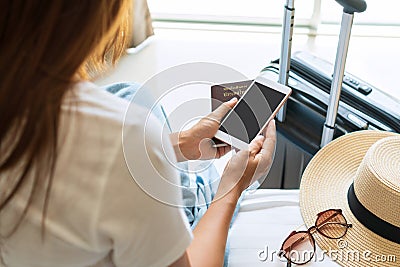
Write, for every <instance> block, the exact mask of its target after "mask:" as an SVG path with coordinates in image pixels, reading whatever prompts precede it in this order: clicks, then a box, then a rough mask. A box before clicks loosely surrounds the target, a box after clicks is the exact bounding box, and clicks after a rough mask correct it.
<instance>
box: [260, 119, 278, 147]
mask: <svg viewBox="0 0 400 267" xmlns="http://www.w3.org/2000/svg"><path fill="white" fill-rule="evenodd" d="M275 143H276V126H275V120H272V121H270V122H269V123H268V126H267V129H266V131H265V141H264V144H263V148H264V149H266V150H271V151H272V150H274V149H275Z"/></svg>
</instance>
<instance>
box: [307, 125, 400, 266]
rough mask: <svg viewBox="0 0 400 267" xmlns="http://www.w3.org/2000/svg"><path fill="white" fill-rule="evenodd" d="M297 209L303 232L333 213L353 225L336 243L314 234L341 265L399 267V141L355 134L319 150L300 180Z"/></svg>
mask: <svg viewBox="0 0 400 267" xmlns="http://www.w3.org/2000/svg"><path fill="white" fill-rule="evenodd" d="M349 203H350V204H349ZM300 207H301V213H302V216H303V219H304V222H305V224H306V225H307V227H310V226H312V225H314V223H315V220H316V216H317V214H318V213H319V212H321V211H324V210H327V209H332V208H335V209H342V210H343V215H344V217H345V218H346V220H347V222H348V223H350V224H353V227H352V228H350V229H348V231H347V233H346V235H345V236H344V237H343V238H341V239H339V240H335V239H328V238H326V237H324V236H322V235H318V234H314V237H315V239H316V241H317V244H318V245H319V247H320V248H321V249H322V250H324V251H327V253H326V255H327V256H329V255H331V259H333V260H334V261H336V262H337V263H339V264H340V265H342V266H363V267H364V266H379V267H381V266H400V135H399V134H394V133H389V132H380V131H359V132H354V133H351V134H347V135H345V136H342V137H340V138H338V139H336V140H334V141H332V142H331V143H329V144H328V145H327V146H325V147H324V148H322V149H321V150H320V151H319V152H318V153H317V154H316V155H315V156H314V158H313V159H312V160H311V161H310V163H309V165H308V166H307V168H306V170H305V172H304V174H303V177H302V180H301V185H300ZM330 251H333V252H334V254H332V253H331V254H330ZM332 255H334V257H333V256H332Z"/></svg>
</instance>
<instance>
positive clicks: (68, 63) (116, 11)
mask: <svg viewBox="0 0 400 267" xmlns="http://www.w3.org/2000/svg"><path fill="white" fill-rule="evenodd" d="M131 3H132V1H131V0H84V1H82V0H56V1H54V0H32V1H26V0H2V1H1V3H0V213H1V212H2V211H3V210H4V208H5V207H6V206H7V204H9V203H10V202H11V201H12V200H13V198H14V197H15V195H16V194H18V193H19V191H21V188H22V187H23V185H24V184H31V185H32V186H31V189H30V190H29V192H30V193H29V196H28V202H27V204H26V207H25V209H24V211H23V214H22V215H21V216H20V220H19V221H18V223H17V224H16V226H15V228H14V229H13V231H14V230H15V229H16V228H17V226H18V224H19V223H20V222H21V220H22V219H23V217H24V216H25V214H26V212H27V210H28V208H29V205H30V204H31V203H32V201H34V200H35V198H36V193H37V192H38V190H39V189H40V191H41V192H44V194H45V197H44V202H43V213H42V225H43V223H44V218H45V215H46V209H47V205H48V203H47V200H48V196H49V193H50V188H51V182H52V178H53V172H54V168H55V162H56V159H57V150H58V148H57V145H58V126H59V117H60V108H61V104H62V100H63V96H64V95H65V93H66V92H67V91H68V90H70V89H71V88H72V87H73V85H74V83H75V82H77V81H78V80H84V79H89V78H91V77H93V75H95V74H96V73H99V71H101V70H102V69H103V68H104V66H105V65H107V64H106V63H107V62H115V61H116V60H117V59H118V58H119V57H120V55H121V54H122V53H123V51H124V50H125V43H126V42H125V41H126V40H127V38H128V35H129V29H130V27H129V26H128V25H130V22H129V18H130V9H131ZM17 168H18V172H16V173H18V175H9V174H8V173H15V172H12V170H15V169H17ZM42 228H44V227H42ZM13 231H12V232H13Z"/></svg>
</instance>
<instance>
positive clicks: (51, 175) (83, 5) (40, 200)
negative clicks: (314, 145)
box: [0, 0, 275, 266]
mask: <svg viewBox="0 0 400 267" xmlns="http://www.w3.org/2000/svg"><path fill="white" fill-rule="evenodd" d="M130 4H131V1H130V0H126V1H123V0H85V1H81V0H79V1H78V0H58V1H49V0H42V1H39V0H37V1H23V0H6V1H2V3H1V4H0V5H1V6H0V21H1V22H0V60H1V61H0V73H1V79H0V84H1V86H0V174H1V176H0V212H1V213H0V214H1V217H0V234H1V237H0V238H1V239H0V241H1V242H0V258H1V261H0V262H1V266H221V265H222V264H223V257H224V250H225V242H226V237H227V233H228V228H229V223H230V219H231V218H232V214H233V212H234V208H235V205H236V203H237V200H238V198H239V196H240V194H241V193H242V191H243V190H244V189H246V188H247V187H248V185H249V184H250V183H251V181H252V180H253V179H257V178H258V177H260V176H261V175H265V174H266V173H267V171H268V170H269V167H270V164H271V161H272V154H273V151H274V146H275V125H274V123H270V125H269V127H268V129H267V130H266V133H265V138H264V137H258V138H256V139H255V140H254V141H253V142H252V143H251V145H250V147H249V150H248V151H240V152H239V153H237V154H236V155H235V156H234V157H233V158H232V159H231V160H230V162H229V164H228V165H227V167H226V168H225V170H224V172H223V175H222V178H221V182H220V185H219V188H218V192H217V196H216V200H215V201H214V202H213V203H212V204H211V205H210V207H209V209H208V211H207V212H206V214H205V215H204V216H203V218H202V219H201V220H200V222H199V224H198V225H197V227H196V229H195V230H194V231H193V233H191V231H190V230H189V227H188V223H187V221H186V220H185V219H186V218H185V217H184V214H183V211H182V209H181V208H178V207H174V206H170V205H166V204H163V203H161V202H160V201H158V200H157V199H156V198H155V197H152V196H149V195H148V194H146V193H145V192H144V191H143V190H141V188H140V186H139V185H138V184H137V183H135V182H134V180H133V179H132V177H131V174H130V172H129V170H128V167H127V164H126V163H125V161H124V155H123V149H122V142H121V131H122V126H123V123H124V122H123V117H124V114H125V110H126V109H127V107H128V103H127V102H126V101H124V100H122V99H119V98H117V97H115V96H114V95H112V94H109V93H107V92H104V91H102V90H99V89H98V88H96V86H95V85H93V84H91V83H90V82H88V80H89V79H90V77H93V76H94V74H96V73H98V72H99V71H101V70H102V69H104V67H105V66H107V62H109V61H112V62H115V61H116V60H117V59H118V58H119V56H120V55H121V54H122V53H123V51H124V48H125V40H126V39H127V36H128V33H129V31H128V30H127V29H128V27H127V25H128V24H129V23H128V22H129V21H128V19H129V12H128V10H129V8H130ZM235 103H236V100H232V101H230V102H227V103H225V104H224V105H222V106H221V107H220V108H219V109H218V110H216V111H215V112H214V113H211V114H210V115H209V116H208V117H206V118H204V119H202V120H201V121H200V122H199V123H198V124H196V125H195V126H194V127H193V128H191V129H190V130H188V131H185V132H181V133H177V134H174V135H172V136H171V140H172V143H173V144H172V146H171V144H167V147H166V151H167V153H168V151H171V152H172V151H175V153H176V158H177V159H179V160H187V159H198V158H202V159H203V158H211V157H219V156H222V155H223V154H224V153H226V152H227V151H226V149H222V150H216V149H215V148H213V147H212V145H211V142H209V141H204V140H208V139H209V138H211V137H213V135H214V134H215V132H216V131H217V128H218V121H219V120H220V119H221V118H222V117H223V115H224V114H225V113H226V112H227V111H228V110H229V108H231V107H233V106H234V105H235ZM142 115H143V114H140V113H138V114H137V117H138V118H139V117H140V116H142ZM139 122H140V120H135V118H133V119H132V120H129V121H128V122H125V127H128V128H129V129H130V130H131V131H130V133H131V134H132V136H130V137H132V140H136V139H140V138H143V136H142V135H143V133H142V131H140V129H142V128H143V125H141V124H140V123H139ZM152 130H153V132H157V131H161V126H159V125H157V123H154V127H152ZM147 137H148V138H150V142H149V143H148V147H147V151H142V150H141V149H140V148H136V147H135V148H134V149H137V158H136V159H135V160H137V162H139V163H141V160H144V159H143V158H144V157H143V156H142V155H143V153H148V155H149V157H150V158H152V159H154V160H155V162H157V164H156V165H157V166H155V167H156V169H157V170H158V169H161V170H163V173H166V174H168V176H169V177H164V178H166V179H168V180H169V181H171V182H172V183H177V182H178V181H179V180H178V175H177V173H176V171H175V170H174V169H173V168H172V167H171V166H170V165H168V164H166V163H165V162H166V161H165V157H166V156H165V155H164V154H165V153H164V152H165V151H163V150H162V145H163V144H161V143H160V142H159V140H157V139H156V138H153V137H152V134H151V133H150V134H149V136H147ZM172 153H173V152H172ZM140 173H141V174H142V175H143V176H144V177H146V178H147V177H148V179H149V182H150V183H151V182H152V179H156V178H155V177H156V176H157V171H156V170H154V169H152V168H142V169H141V170H140ZM133 178H135V177H133ZM162 194H163V195H164V196H165V197H167V198H169V199H171V200H172V201H175V202H176V203H179V202H180V201H181V192H180V191H179V190H178V189H166V190H164V191H162Z"/></svg>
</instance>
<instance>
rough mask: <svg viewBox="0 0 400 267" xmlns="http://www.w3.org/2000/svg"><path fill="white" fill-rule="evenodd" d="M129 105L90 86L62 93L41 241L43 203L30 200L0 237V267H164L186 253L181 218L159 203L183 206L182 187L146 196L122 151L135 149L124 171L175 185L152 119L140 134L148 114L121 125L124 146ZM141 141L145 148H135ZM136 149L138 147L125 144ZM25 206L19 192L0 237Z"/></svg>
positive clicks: (140, 112)
mask: <svg viewBox="0 0 400 267" xmlns="http://www.w3.org/2000/svg"><path fill="white" fill-rule="evenodd" d="M127 107H128V102H126V101H125V100H122V99H119V98H118V97H115V96H113V95H111V94H109V93H107V92H105V91H102V90H100V89H98V88H97V87H96V86H95V85H93V84H91V83H80V84H78V85H77V86H76V87H75V88H74V91H73V94H71V93H68V96H67V97H66V99H65V101H64V104H63V108H62V112H61V116H62V117H61V118H62V123H61V126H60V132H59V147H60V149H59V154H58V158H57V162H56V167H55V173H54V179H53V185H52V189H51V193H50V198H49V207H48V212H47V216H46V228H45V229H46V230H45V238H44V240H42V237H41V219H42V206H41V205H40V204H38V203H40V201H35V202H34V204H33V205H32V206H31V208H30V211H29V213H28V214H27V216H26V218H25V219H24V220H23V222H22V224H21V225H20V227H19V228H18V230H17V231H16V232H15V233H14V234H13V235H11V237H9V238H3V239H0V252H1V261H2V263H0V266H2V265H4V266H8V267H14V266H24V267H29V266H35V267H36V266H43V267H45V266H46V267H47V266H49V267H50V266H51V267H55V266H68V267H74V266H77V267H78V266H80V267H81V266H96V267H98V266H130V267H131V266H141V267H150V266H168V265H169V264H171V263H172V262H174V261H175V260H177V259H178V258H179V257H180V256H181V255H182V254H183V253H184V251H185V249H186V248H187V246H188V245H189V244H190V242H191V239H192V234H191V231H190V227H189V225H188V223H187V220H186V217H185V214H184V212H183V210H182V208H179V207H176V206H173V205H168V204H164V203H162V202H161V201H160V200H162V201H165V202H169V203H170V204H171V202H173V203H174V204H180V203H182V195H181V191H180V189H179V188H178V187H177V186H169V187H164V186H163V187H162V190H161V189H160V188H158V189H157V190H156V193H157V194H159V195H157V196H156V197H152V196H150V195H149V194H147V193H146V192H145V191H144V190H142V188H141V186H139V185H138V183H137V182H136V179H133V178H132V175H131V173H130V172H129V169H128V167H127V164H126V162H125V158H124V153H123V150H124V149H125V150H126V149H129V150H130V151H134V153H131V154H132V155H133V157H134V158H132V156H131V157H130V158H127V159H128V160H134V161H135V162H128V166H129V168H136V169H135V170H133V169H132V171H133V172H132V173H134V175H138V176H141V179H143V178H145V181H148V182H149V185H152V186H155V187H157V183H158V181H160V175H162V176H163V180H166V181H167V182H168V183H170V184H175V185H176V184H179V176H178V173H177V172H176V170H175V169H174V168H173V167H172V166H171V165H170V164H169V163H168V162H169V161H168V160H167V159H166V158H167V157H168V158H171V157H172V158H173V156H171V155H172V154H173V149H172V146H171V144H170V143H167V142H166V143H162V141H161V140H160V138H157V136H159V135H160V132H161V125H160V123H159V122H158V120H157V119H155V118H153V117H152V116H150V117H148V118H147V120H148V121H149V125H150V126H151V127H150V128H149V131H147V132H146V133H145V132H144V131H143V130H142V129H143V125H141V124H142V123H143V117H144V116H146V115H148V111H146V110H145V109H144V108H139V107H138V108H137V109H136V111H137V112H136V113H137V114H136V115H137V116H135V118H129V119H128V120H126V122H125V126H124V127H125V129H128V131H127V132H128V133H129V135H128V139H129V140H131V141H132V142H128V143H127V144H125V145H124V147H123V146H122V142H121V136H122V127H123V120H124V115H125V111H126V109H127ZM124 133H125V134H126V132H124ZM144 135H146V136H144ZM164 137H165V136H164ZM144 139H146V146H145V147H146V151H144V146H141V145H140V143H143V140H144ZM135 144H139V145H138V146H136V147H129V148H127V147H126V145H129V146H130V145H132V146H134V145H135ZM166 154H168V156H166ZM146 155H147V156H146ZM149 159H151V162H150V163H149ZM130 163H132V164H130ZM137 166H141V168H138V167H137ZM149 166H153V168H151V167H149ZM5 175H7V174H5ZM39 198H41V196H39ZM25 203H26V194H21V195H18V196H17V197H16V198H15V199H14V200H13V201H12V205H10V206H8V207H7V208H6V209H5V210H4V212H3V213H2V214H1V220H0V222H1V224H0V231H1V233H2V234H4V233H6V232H7V229H9V226H10V224H11V223H12V222H11V220H9V218H12V216H13V214H15V211H16V210H21V209H22V208H23V207H24V204H25ZM1 261H0V262H1Z"/></svg>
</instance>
